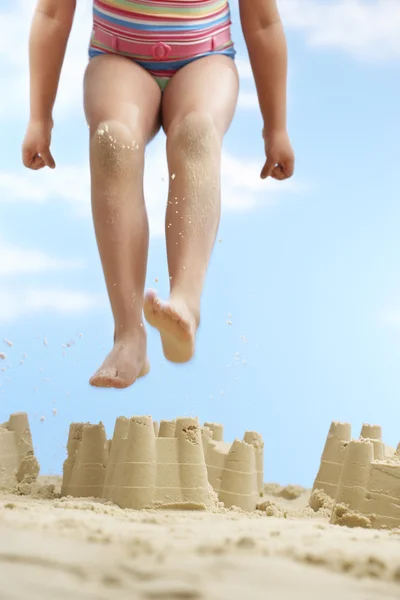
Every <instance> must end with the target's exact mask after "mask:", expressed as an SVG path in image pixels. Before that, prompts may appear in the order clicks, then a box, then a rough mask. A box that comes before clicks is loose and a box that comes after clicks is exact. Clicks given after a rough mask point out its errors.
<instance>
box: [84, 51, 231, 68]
mask: <svg viewBox="0 0 400 600" xmlns="http://www.w3.org/2000/svg"><path fill="white" fill-rule="evenodd" d="M101 54H106V52H102V51H101V50H97V49H95V48H89V57H90V58H94V57H95V56H100V55H101ZM214 54H223V55H224V56H230V57H231V58H235V54H236V50H235V49H234V48H233V47H231V48H227V49H226V50H214V51H213V52H205V53H204V54H199V55H197V56H194V57H192V58H185V59H183V60H179V61H173V62H151V61H147V60H146V61H144V60H138V59H136V58H132V60H133V62H135V63H137V64H138V65H140V66H141V67H144V68H145V69H146V71H178V70H179V69H181V68H182V67H184V66H185V65H188V64H189V63H191V62H193V61H194V60H197V59H198V58H204V57H205V56H212V55H214ZM122 56H126V55H125V54H124V55H122ZM127 58H130V57H129V56H127Z"/></svg>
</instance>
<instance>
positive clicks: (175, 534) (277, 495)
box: [0, 477, 400, 600]
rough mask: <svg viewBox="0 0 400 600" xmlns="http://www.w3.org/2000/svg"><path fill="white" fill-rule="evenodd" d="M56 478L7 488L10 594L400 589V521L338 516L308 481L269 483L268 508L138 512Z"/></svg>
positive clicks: (346, 596)
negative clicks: (319, 503)
mask: <svg viewBox="0 0 400 600" xmlns="http://www.w3.org/2000/svg"><path fill="white" fill-rule="evenodd" d="M48 484H53V485H55V486H56V487H55V491H56V492H57V491H59V490H60V486H61V478H46V477H40V478H39V485H25V486H22V487H21V491H22V492H24V494H25V495H24V494H20V495H16V494H12V493H8V492H7V493H2V494H0V598H1V600H26V599H28V598H29V600H37V599H38V600H39V599H40V600H56V599H57V600H64V599H74V600H75V599H77V600H79V599H81V598H82V599H85V600H86V599H93V600H94V599H96V600H103V599H104V600H106V599H107V600H110V599H114V598H115V599H118V600H119V599H121V600H122V599H124V600H125V599H126V600H128V598H129V599H130V600H132V599H133V600H134V599H140V600H142V599H143V600H145V599H146V600H179V599H188V600H189V599H205V600H239V599H241V600H242V599H246V600H247V599H250V598H251V599H252V600H258V599H260V600H261V599H262V600H265V599H269V598H271V599H273V600H286V599H287V600H289V599H290V600H292V599H295V600H302V599H304V600H305V599H307V600H310V599H314V598H315V599H318V600H319V599H322V600H356V599H357V600H372V599H374V600H384V599H389V598H390V599H395V598H396V599H400V530H399V529H394V530H391V531H389V530H375V529H364V528H352V529H350V528H347V527H340V526H336V525H330V524H329V514H330V511H329V510H328V509H326V508H323V509H322V510H320V511H318V512H314V511H313V510H311V509H310V508H309V507H308V500H309V496H310V491H307V490H302V489H300V488H296V487H288V488H280V487H279V486H276V485H269V486H266V488H265V496H264V498H263V501H264V502H265V501H266V502H267V505H266V508H267V510H266V511H265V512H263V513H258V512H257V513H245V512H243V511H241V510H238V509H230V510H228V509H224V508H218V507H216V508H215V510H213V511H185V512H184V511H171V510H167V511H164V510H155V509H154V510H140V511H137V510H131V509H121V508H119V507H117V506H116V505H114V504H112V503H110V502H104V501H98V500H91V499H76V498H71V497H66V498H58V497H57V493H56V494H54V493H53V492H52V491H51V488H48V487H46V485H48ZM43 486H44V487H43ZM46 496H47V498H46ZM289 498H291V499H289ZM268 515H273V516H268Z"/></svg>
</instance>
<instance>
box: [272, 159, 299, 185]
mask: <svg viewBox="0 0 400 600" xmlns="http://www.w3.org/2000/svg"><path fill="white" fill-rule="evenodd" d="M293 173H294V160H292V159H290V160H288V161H286V162H284V163H279V164H277V165H274V168H273V169H272V172H271V174H270V175H271V177H272V178H273V179H276V180H278V181H283V180H284V179H289V177H292V175H293Z"/></svg>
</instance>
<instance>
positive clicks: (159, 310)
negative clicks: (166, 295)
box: [143, 290, 197, 363]
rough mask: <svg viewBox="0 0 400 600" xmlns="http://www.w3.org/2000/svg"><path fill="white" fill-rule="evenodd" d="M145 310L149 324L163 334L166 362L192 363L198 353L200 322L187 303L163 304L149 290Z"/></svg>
mask: <svg viewBox="0 0 400 600" xmlns="http://www.w3.org/2000/svg"><path fill="white" fill-rule="evenodd" d="M143 310H144V316H145V318H146V320H147V322H148V323H149V324H150V325H151V326H152V327H155V328H156V329H158V331H159V332H160V336H161V343H162V346H163V351H164V356H165V358H166V359H167V360H169V361H171V362H174V363H185V362H188V361H189V360H191V358H193V355H194V350H195V342H196V330H197V322H196V319H195V317H194V315H193V313H192V312H191V311H190V309H189V308H188V306H187V304H186V303H185V302H184V300H181V299H178V298H174V299H170V301H169V302H163V301H162V300H160V299H159V298H158V296H157V294H156V292H155V291H154V290H149V291H148V292H147V294H146V296H145V299H144V306H143Z"/></svg>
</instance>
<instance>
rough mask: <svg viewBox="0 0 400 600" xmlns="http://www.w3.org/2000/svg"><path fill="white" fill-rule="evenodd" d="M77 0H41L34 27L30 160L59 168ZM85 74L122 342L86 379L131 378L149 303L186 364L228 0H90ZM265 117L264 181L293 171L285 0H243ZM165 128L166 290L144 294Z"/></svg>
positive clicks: (142, 351)
mask: <svg viewBox="0 0 400 600" xmlns="http://www.w3.org/2000/svg"><path fill="white" fill-rule="evenodd" d="M75 5H76V0H38V5H37V8H36V12H35V15H34V18H33V23H32V29H31V36H30V121H29V125H28V128H27V133H26V136H25V140H24V143H23V149H22V154H23V163H24V165H25V166H26V167H28V168H30V169H34V170H38V169H41V168H43V167H44V166H47V167H50V168H52V169H54V168H55V162H54V159H53V157H52V154H51V152H50V142H51V132H52V128H53V119H52V111H53V105H54V102H55V98H56V92H57V87H58V81H59V77H60V71H61V67H62V63H63V59H64V54H65V49H66V45H67V41H68V37H69V34H70V31H71V27H72V22H73V18H74V12H75ZM93 5H94V6H93V15H94V16H93V21H94V26H93V33H92V37H91V42H90V49H89V58H90V61H89V64H88V67H87V70H86V74H85V80H84V106H85V113H86V118H87V122H88V126H89V131H90V170H91V186H92V192H91V198H92V211H93V219H94V226H95V232H96V239H97V244H98V248H99V252H100V258H101V261H102V266H103V270H104V276H105V280H106V284H107V290H108V294H109V298H110V303H111V307H112V312H113V316H114V321H115V330H114V348H113V350H112V351H111V352H110V354H109V355H108V356H107V358H106V359H105V361H104V363H103V365H102V366H101V367H100V369H99V370H98V371H97V372H96V373H95V374H94V375H93V377H92V378H91V380H90V383H91V384H92V385H94V386H99V387H115V388H125V387H128V386H130V385H131V384H132V383H134V381H135V380H136V379H137V378H138V377H141V376H143V375H145V374H147V373H148V371H149V362H148V359H147V353H146V332H145V328H144V326H143V322H142V311H144V315H145V318H146V320H147V321H148V323H149V324H150V325H152V326H153V327H155V328H156V329H158V331H159V332H160V335H161V341H162V345H163V350H164V355H165V357H166V358H167V359H168V360H170V361H172V362H177V363H183V362H187V361H189V360H190V359H191V358H192V356H193V354H194V349H195V336H196V330H197V328H198V326H199V323H200V299H201V295H202V290H203V283H204V279H205V275H206V271H207V266H208V262H209V259H210V255H211V252H212V248H213V245H214V241H215V237H216V233H217V228H218V224H219V217H220V161H221V146H222V140H223V137H224V135H225V133H226V131H227V130H228V128H229V126H230V123H231V121H232V118H233V115H234V112H235V108H236V102H237V96H238V75H237V70H236V67H235V62H234V55H235V50H234V47H233V42H232V41H231V36H230V11H229V5H228V0H168V2H167V1H165V0H140V2H139V1H138V0H93ZM240 17H241V23H242V28H243V33H244V37H245V40H246V44H247V48H248V52H249V56H250V62H251V67H252V70H253V73H254V78H255V82H256V87H257V92H258V97H259V103H260V108H261V113H262V117H263V121H264V129H263V137H264V140H265V151H266V157H267V159H266V162H265V165H264V167H263V169H262V171H261V178H263V179H265V178H266V177H268V176H271V177H274V178H275V179H279V180H282V179H286V178H287V177H291V175H292V174H293V169H294V155H293V150H292V147H291V144H290V141H289V137H288V134H287V130H286V71H287V56H286V41H285V35H284V32H283V28H282V25H281V22H280V18H279V13H278V9H277V6H276V0H240ZM161 126H162V127H163V129H164V131H165V133H166V136H167V159H168V168H169V174H170V189H169V196H168V204H167V214H166V229H165V231H166V242H167V253H168V269H169V275H170V297H169V300H168V301H167V302H164V301H161V300H160V299H159V298H158V297H157V295H156V293H155V292H154V291H149V292H148V293H147V294H146V295H145V294H144V284H145V277H146V267H147V252H148V242H149V239H148V236H149V234H148V222H147V214H146V207H145V202H144V197H143V171H144V156H145V147H146V145H147V144H148V143H149V142H150V140H151V139H152V138H153V137H154V136H155V135H156V133H157V132H158V130H159V129H160V127H161Z"/></svg>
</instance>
